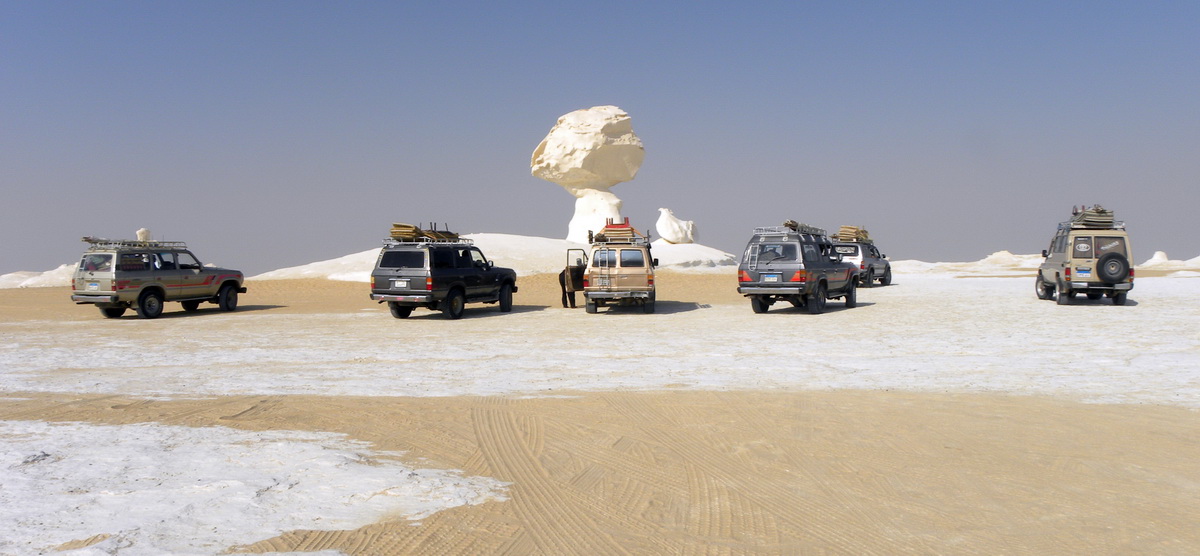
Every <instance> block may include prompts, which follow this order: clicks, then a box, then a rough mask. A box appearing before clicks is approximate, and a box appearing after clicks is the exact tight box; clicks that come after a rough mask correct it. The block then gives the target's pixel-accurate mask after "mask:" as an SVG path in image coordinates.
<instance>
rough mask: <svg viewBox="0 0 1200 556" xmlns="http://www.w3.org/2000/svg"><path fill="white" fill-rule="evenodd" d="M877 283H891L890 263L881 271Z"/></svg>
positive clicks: (886, 284)
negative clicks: (881, 274)
mask: <svg viewBox="0 0 1200 556" xmlns="http://www.w3.org/2000/svg"><path fill="white" fill-rule="evenodd" d="M879 285H881V286H890V285H892V267H891V265H888V267H887V269H886V270H884V271H883V278H880V279H879Z"/></svg>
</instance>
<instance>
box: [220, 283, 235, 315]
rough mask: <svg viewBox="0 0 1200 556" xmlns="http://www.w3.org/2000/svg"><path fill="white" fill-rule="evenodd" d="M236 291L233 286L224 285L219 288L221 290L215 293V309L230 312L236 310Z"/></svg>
mask: <svg viewBox="0 0 1200 556" xmlns="http://www.w3.org/2000/svg"><path fill="white" fill-rule="evenodd" d="M237 304H238V291H237V287H235V286H234V285H233V284H225V285H224V286H221V290H220V291H218V292H217V307H220V308H221V310H222V311H232V310H234V309H237Z"/></svg>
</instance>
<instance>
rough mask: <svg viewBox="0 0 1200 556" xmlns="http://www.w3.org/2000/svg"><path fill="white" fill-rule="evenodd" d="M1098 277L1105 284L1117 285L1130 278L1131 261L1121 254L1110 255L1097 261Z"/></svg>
mask: <svg viewBox="0 0 1200 556" xmlns="http://www.w3.org/2000/svg"><path fill="white" fill-rule="evenodd" d="M1097 267H1098V268H1097V269H1096V275H1097V276H1099V277H1100V280H1101V281H1102V282H1104V283H1105V284H1116V283H1117V282H1121V281H1123V280H1125V277H1126V276H1129V259H1126V258H1125V255H1122V254H1120V253H1108V254H1106V255H1104V256H1102V257H1100V260H1099V261H1097Z"/></svg>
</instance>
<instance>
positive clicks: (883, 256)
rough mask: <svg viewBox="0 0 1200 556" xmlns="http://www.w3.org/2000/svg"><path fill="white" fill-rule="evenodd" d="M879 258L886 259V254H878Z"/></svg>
mask: <svg viewBox="0 0 1200 556" xmlns="http://www.w3.org/2000/svg"><path fill="white" fill-rule="evenodd" d="M879 258H881V259H886V258H887V255H880V256H879Z"/></svg>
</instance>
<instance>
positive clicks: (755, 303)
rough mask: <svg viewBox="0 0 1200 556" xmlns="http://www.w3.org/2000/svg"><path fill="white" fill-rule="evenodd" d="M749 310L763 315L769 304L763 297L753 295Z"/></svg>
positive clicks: (769, 306)
mask: <svg viewBox="0 0 1200 556" xmlns="http://www.w3.org/2000/svg"><path fill="white" fill-rule="evenodd" d="M750 308H751V309H753V310H754V312H755V313H765V312H767V310H768V309H770V308H771V304H770V303H767V299H766V298H765V297H759V296H757V295H755V296H751V297H750Z"/></svg>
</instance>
